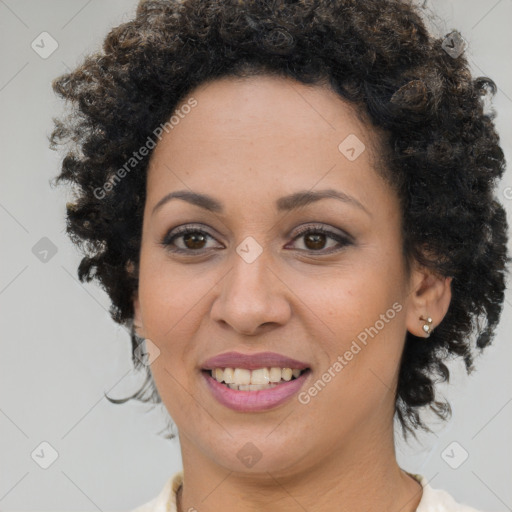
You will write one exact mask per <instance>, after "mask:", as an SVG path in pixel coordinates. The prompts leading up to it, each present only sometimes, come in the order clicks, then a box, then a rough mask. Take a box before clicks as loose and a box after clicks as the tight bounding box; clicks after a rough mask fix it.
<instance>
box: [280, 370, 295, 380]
mask: <svg viewBox="0 0 512 512" xmlns="http://www.w3.org/2000/svg"><path fill="white" fill-rule="evenodd" d="M281 378H283V379H284V380H286V381H288V380H292V369H291V368H281Z"/></svg>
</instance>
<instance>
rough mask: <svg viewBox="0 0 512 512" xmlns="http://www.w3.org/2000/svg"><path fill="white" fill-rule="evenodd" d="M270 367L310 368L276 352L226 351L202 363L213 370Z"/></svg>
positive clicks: (207, 368) (203, 367)
mask: <svg viewBox="0 0 512 512" xmlns="http://www.w3.org/2000/svg"><path fill="white" fill-rule="evenodd" d="M268 367H279V368H292V369H294V368H298V369H299V370H304V369H306V368H309V366H308V364H307V363H303V362H302V361H297V360H296V359H292V358H290V357H286V356H284V355H282V354H277V353H275V352H260V353H258V354H242V353H241V352H224V353H223V354H219V355H217V356H214V357H211V358H210V359H207V360H206V361H203V362H202V363H201V368H202V369H203V370H213V369H214V368H246V369H247V370H256V369H258V368H268Z"/></svg>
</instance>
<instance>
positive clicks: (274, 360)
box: [201, 352, 309, 393]
mask: <svg viewBox="0 0 512 512" xmlns="http://www.w3.org/2000/svg"><path fill="white" fill-rule="evenodd" d="M271 367H275V368H292V369H294V368H298V369H299V370H305V369H306V368H309V365H308V364H307V363H303V362H302V361H297V360H296V359H291V358H289V357H286V356H283V355H282V354H276V353H275V352H260V353H259V354H242V353H240V352H225V353H224V354H219V355H218V356H215V357H211V358H210V359H207V360H206V361H204V362H203V363H202V364H201V369H203V370H213V369H214V368H246V369H247V370H256V369H258V368H271ZM237 393H238V391H237Z"/></svg>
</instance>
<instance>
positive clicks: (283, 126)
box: [135, 76, 422, 474]
mask: <svg viewBox="0 0 512 512" xmlns="http://www.w3.org/2000/svg"><path fill="white" fill-rule="evenodd" d="M191 96H192V97H193V98H194V99H195V101H196V102H197V104H196V103H195V102H193V101H190V102H189V105H194V106H193V107H191V108H182V109H181V110H180V109H178V112H179V113H180V114H181V115H178V116H177V117H176V118H173V119H174V122H173V124H172V126H173V128H172V129H170V130H169V131H168V133H165V132H164V136H163V137H162V139H161V140H160V141H159V142H158V144H157V146H156V148H155V149H154V153H153V155H152V160H151V163H150V168H149V171H148V182H147V200H146V205H145V211H144V225H143V237H142V246H141V259H140V274H139V279H140V287H139V292H138V298H137V299H136V301H135V310H136V321H137V322H138V323H139V324H141V326H142V327H141V330H140V331H139V332H140V333H141V334H142V335H143V336H144V337H146V338H147V339H149V340H151V342H152V344H154V345H156V347H158V350H159V351H160V353H159V354H158V357H156V359H155V360H154V362H153V363H152V364H151V371H152V373H153V377H154V380H155V383H156V385H157V388H158V391H159V394H160V396H161V398H162V400H163V402H164V404H165V406H166V408H167V409H168V411H169V413H170V415H171V417H172V418H173V420H174V422H175V423H176V425H177V427H178V430H179V436H180V442H181V445H182V450H183V453H186V454H187V456H188V457H195V458H196V459H202V462H203V463H205V464H212V465H215V464H216V465H220V466H222V467H224V468H226V469H228V470H230V471H237V472H251V471H252V472H254V471H262V472H263V471H273V472H274V474H276V473H275V472H276V471H281V472H282V474H285V473H286V472H288V471H297V470H300V469H306V468H310V467H311V466H312V465H313V464H316V463H320V462H322V463H323V464H325V463H326V462H327V461H329V460H330V458H331V457H336V456H337V455H338V454H339V451H340V450H346V451H347V450H352V449H354V450H355V449H357V447H358V446H359V447H360V446H361V445H362V443H368V442H374V443H375V444H376V445H379V443H380V441H381V440H382V436H388V435H389V434H390V431H391V428H392V416H393V412H394V395H395V387H396V381H397V375H398V369H399V360H400V356H401V353H402V348H403V343H404V338H405V335H406V330H407V328H408V327H410V330H413V329H417V330H416V332H415V334H417V335H418V336H421V326H422V322H421V321H419V320H418V316H416V313H417V312H416V311H415V312H411V311H410V310H411V308H412V306H411V304H410V297H411V294H410V290H411V288H410V283H411V286H412V282H413V281H414V279H412V278H411V281H408V279H407V275H406V273H405V267H404V260H403V256H402V239H401V214H400V209H399V203H398V198H397V197H396V195H395V193H394V192H393V191H392V189H391V188H390V187H389V186H388V185H387V184H386V182H384V181H383V180H382V179H381V178H380V177H379V175H378V174H377V173H376V172H375V170H374V168H373V166H372V165H373V164H372V159H371V155H370V154H371V151H372V150H373V149H372V148H373V147H376V146H377V145H378V144H377V141H378V139H377V133H376V132H374V131H373V130H372V129H371V128H370V127H369V125H365V124H363V123H362V122H361V121H359V120H358V119H357V118H356V116H355V115H354V113H353V110H352V108H351V107H350V106H348V105H347V104H346V103H345V102H344V101H343V100H342V99H341V98H339V97H338V96H337V95H336V94H335V93H334V92H332V91H330V90H328V89H325V88H321V87H318V86H315V87H312V86H306V85H302V84H299V83H297V82H295V81H291V80H288V79H279V78H272V77H261V76H260V77H254V78H250V79H245V80H235V79H222V80H217V81H214V82H212V83H210V84H209V85H207V86H205V85H203V86H201V87H199V88H198V89H196V90H195V91H193V93H192V94H191ZM185 103H186V102H184V103H183V104H185ZM177 119H178V120H179V122H178V121H176V120H177ZM327 189H329V190H331V191H332V193H330V194H324V193H323V192H322V191H325V190H327ZM178 191H183V192H184V193H186V194H198V195H199V194H201V195H204V196H206V195H207V196H208V197H209V198H210V199H208V200H206V199H203V200H202V201H201V203H202V204H203V207H202V206H200V205H199V202H198V201H192V200H191V201H187V200H185V198H182V199H180V198H173V199H171V198H169V197H168V194H171V193H175V192H178ZM334 191H335V192H334ZM299 193H306V194H315V196H312V197H313V199H314V200H311V201H308V202H307V204H306V201H300V200H299V201H294V200H293V198H294V197H295V198H297V197H298V196H296V194H299ZM321 193H322V195H320V194H321ZM335 193H337V194H339V197H338V198H336V197H335ZM317 194H318V195H317ZM327 196H329V197H327ZM213 203H215V205H216V206H215V207H214V206H213ZM205 206H208V207H210V208H206V207H205ZM178 227H180V229H182V228H183V227H189V228H190V229H191V230H193V233H191V234H190V233H189V234H187V233H185V234H178V235H177V236H173V235H175V234H177V232H178V231H179V230H178ZM304 228H308V232H306V233H301V230H303V229H304ZM319 229H321V230H325V232H321V231H318V230H319ZM414 272H416V271H414ZM414 275H415V274H413V276H414ZM420 314H421V312H420ZM413 318H414V319H416V320H414V321H413V320H412V319H413ZM416 324H417V326H416ZM151 347H152V345H151V344H149V347H148V348H149V351H150V353H151V351H152V349H151ZM233 351H234V352H238V353H241V354H245V355H256V354H260V353H262V352H273V353H276V354H279V355H281V356H283V357H288V358H291V359H294V360H296V361H299V362H302V363H304V366H305V367H307V368H309V370H308V371H306V372H305V373H303V374H301V377H299V379H297V381H298V382H297V383H293V382H292V381H289V382H288V384H286V383H284V384H283V383H281V384H278V385H276V386H275V387H272V389H270V390H266V389H264V390H260V391H247V390H245V391H239V390H234V389H231V388H229V387H228V386H227V385H225V384H219V383H217V384H214V383H213V379H211V377H210V376H209V375H210V374H209V372H206V371H204V368H206V367H207V368H212V366H217V367H220V368H225V367H234V368H236V367H239V368H242V371H237V372H233V373H234V374H236V375H232V376H231V377H230V376H229V375H230V373H229V371H228V372H225V373H222V372H218V374H219V375H220V376H221V377H222V378H225V379H226V380H230V379H235V377H236V378H237V379H238V378H240V379H242V380H241V381H237V382H242V381H244V380H243V379H247V378H248V376H250V377H251V378H253V380H254V381H257V382H258V380H257V379H258V378H259V379H263V382H266V381H268V379H269V378H270V376H271V375H274V376H275V375H278V372H277V371H276V370H270V371H269V372H268V374H267V373H266V371H265V370H261V371H259V372H256V374H255V373H253V372H249V371H248V369H249V367H250V364H248V363H247V361H238V363H236V362H229V361H227V362H219V363H215V364H213V365H208V364H207V363H205V362H206V361H207V360H208V359H210V358H212V357H214V356H217V355H219V354H225V353H227V352H233ZM156 353H157V352H156V351H155V350H153V356H154V355H156ZM153 356H152V357H153ZM251 361H252V362H253V363H254V364H253V366H252V368H253V369H254V368H264V367H268V368H271V367H283V366H284V367H288V366H289V367H291V368H292V369H294V367H295V369H296V370H298V369H301V368H302V366H301V365H299V364H298V363H289V364H287V363H286V362H280V361H278V360H275V361H274V360H272V359H268V360H261V361H258V360H251ZM276 372H277V373H276ZM287 373H289V372H288V371H287V370H285V371H283V372H282V373H281V374H280V375H278V377H277V379H284V378H288V377H289V375H288V377H286V374H287ZM295 373H297V372H295ZM255 375H256V376H255ZM274 380H275V379H274ZM245 382H246V381H245ZM281 382H283V380H282V381H281ZM315 383H316V387H315ZM280 386H284V387H283V388H280ZM213 388H214V389H215V390H216V391H215V392H214V391H212V389H213ZM290 393H291V394H290ZM250 395H251V396H250ZM278 399H279V400H278ZM369 440H371V441H369ZM251 457H252V458H251ZM259 457H261V458H260V459H259V460H257V459H258V458H259ZM254 460H257V462H256V463H254ZM251 461H252V462H251ZM253 465H254V469H251V468H252V466H253Z"/></svg>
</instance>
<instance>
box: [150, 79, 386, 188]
mask: <svg viewBox="0 0 512 512" xmlns="http://www.w3.org/2000/svg"><path fill="white" fill-rule="evenodd" d="M191 100H193V102H194V103H191ZM187 103H188V104H189V105H190V104H193V105H194V107H193V108H186V109H185V108H184V107H183V105H186V104H187ZM172 119H173V120H174V122H173V124H172V129H170V130H169V131H168V132H167V133H164V134H163V137H162V139H161V141H160V142H158V144H157V146H156V148H155V149H154V152H153V155H152V159H151V163H150V168H149V177H148V192H149V191H150V190H153V189H155V188H158V189H162V190H163V189H172V188H175V189H176V188H180V189H183V188H187V187H189V188H191V189H196V191H198V192H199V190H197V189H202V190H201V191H207V190H209V189H215V190H221V191H222V190H223V191H224V192H226V191H227V190H229V189H231V190H232V191H233V190H234V189H238V192H240V189H241V188H243V189H246V190H247V192H248V195H250V194H249V192H251V191H252V192H256V190H261V189H262V187H264V188H265V189H266V193H267V194H272V191H273V190H274V189H275V190H277V189H279V190H280V192H282V193H283V195H284V194H285V193H292V192H294V191H295V190H296V189H298V188H300V189H312V188H313V187H315V185H316V184H317V183H319V184H320V182H321V184H320V185H321V188H327V187H331V186H336V185H340V184H341V185H343V186H344V187H348V188H353V187H359V188H361V189H362V190H361V192H360V194H363V195H365V193H366V191H365V188H366V189H368V183H367V182H368V180H374V181H376V183H377V184H378V185H382V183H381V179H380V178H379V176H377V174H376V173H375V171H374V164H375V161H376V159H378V153H377V150H376V148H377V147H378V143H377V142H378V140H379V134H378V133H377V132H376V131H375V130H374V129H373V128H372V127H371V125H370V124H369V123H365V122H364V121H363V120H362V119H361V118H360V115H358V112H357V111H356V108H355V107H354V106H353V105H351V104H349V103H348V102H346V101H345V100H343V99H342V98H340V97H339V96H338V95H337V94H336V93H335V92H334V91H332V90H331V89H329V88H328V87H326V86H319V85H305V84H302V83H299V82H296V81H294V80H292V79H287V78H281V77H269V76H255V77H250V78H243V79H239V78H231V77H230V78H223V79H219V80H215V81H212V82H208V83H205V84H202V85H200V86H199V87H197V88H196V89H194V90H193V91H191V92H190V93H189V94H188V95H187V96H186V97H185V98H184V100H183V101H182V102H180V104H179V105H178V106H177V108H176V110H175V115H174V116H173V118H172ZM340 179H341V181H340ZM365 183H366V185H365ZM156 185H158V186H156ZM183 185H185V187H184V186H183Z"/></svg>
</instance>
